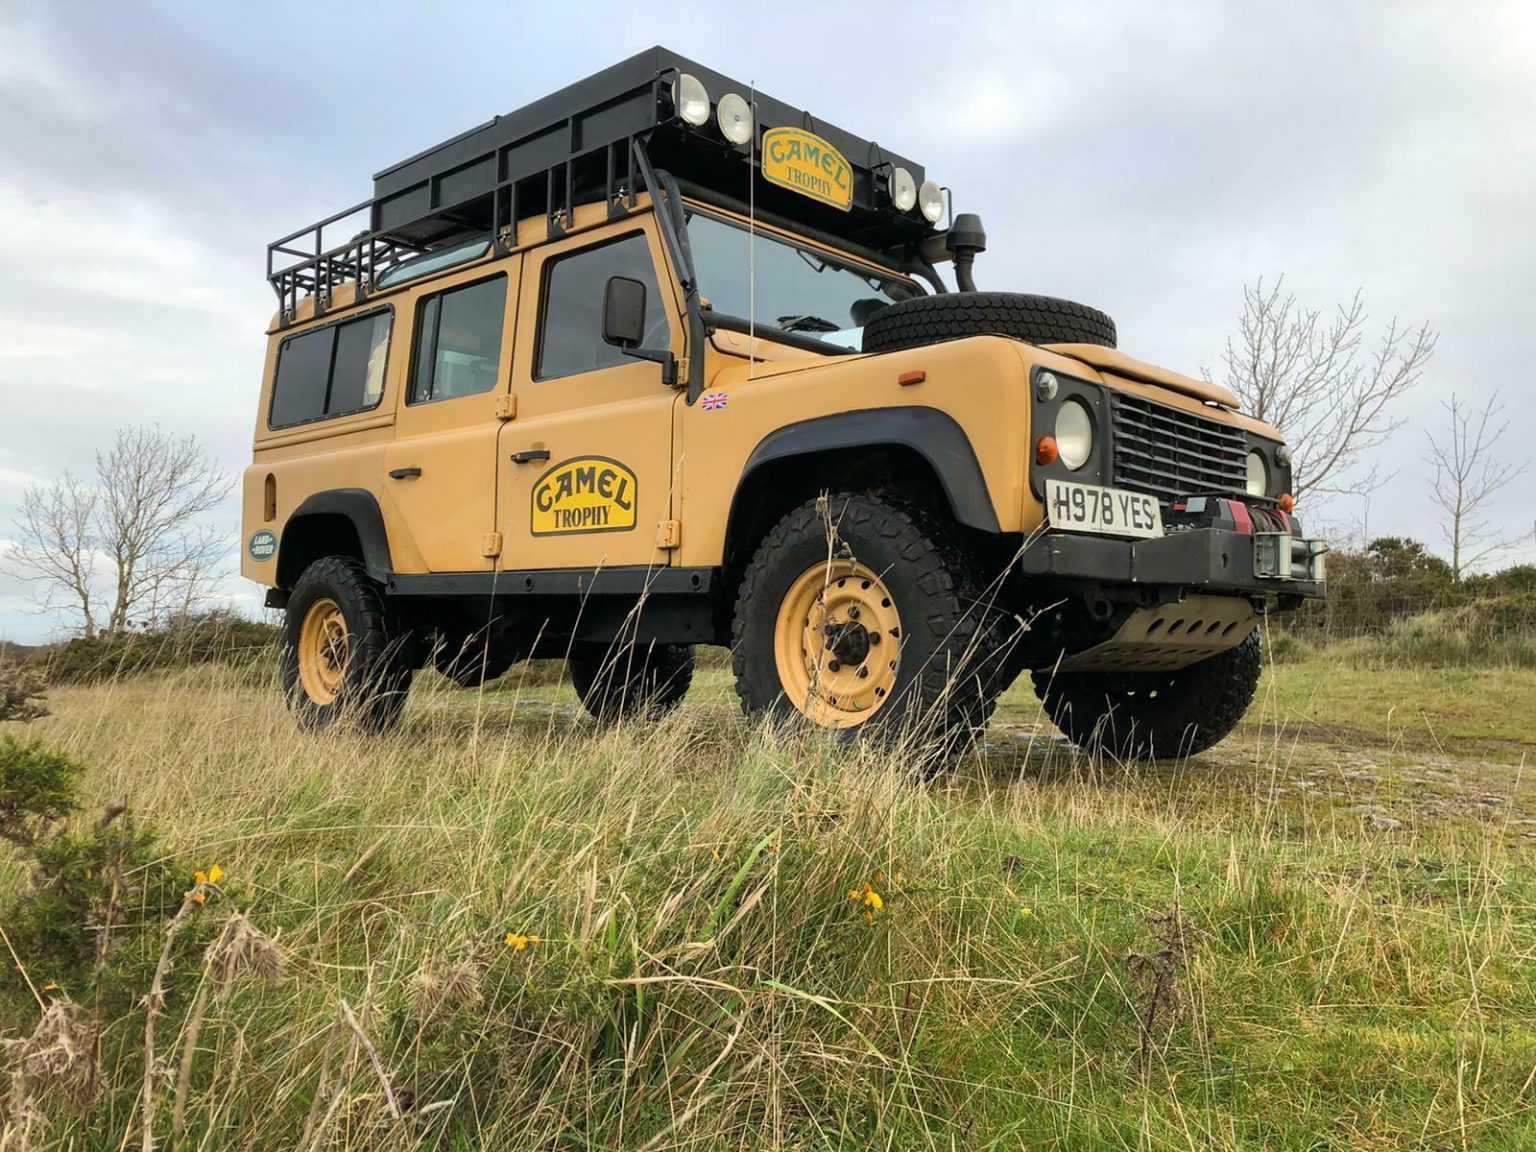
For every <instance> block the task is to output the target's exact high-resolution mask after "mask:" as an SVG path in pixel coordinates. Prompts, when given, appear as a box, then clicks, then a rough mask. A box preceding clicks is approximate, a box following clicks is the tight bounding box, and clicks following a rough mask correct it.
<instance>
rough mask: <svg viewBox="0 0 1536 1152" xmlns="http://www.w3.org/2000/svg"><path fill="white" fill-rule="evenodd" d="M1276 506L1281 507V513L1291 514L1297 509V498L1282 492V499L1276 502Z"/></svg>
mask: <svg viewBox="0 0 1536 1152" xmlns="http://www.w3.org/2000/svg"><path fill="white" fill-rule="evenodd" d="M1275 504H1276V505H1278V506H1279V508H1280V511H1282V512H1290V511H1293V510H1294V509H1295V507H1296V497H1294V496H1292V495H1291V494H1290V493H1289V492H1282V493H1280V498H1279V499H1278V500H1276V501H1275Z"/></svg>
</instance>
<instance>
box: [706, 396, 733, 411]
mask: <svg viewBox="0 0 1536 1152" xmlns="http://www.w3.org/2000/svg"><path fill="white" fill-rule="evenodd" d="M728 399H730V397H729V396H728V395H727V394H726V393H724V392H706V393H705V394H704V395H703V396H701V397H700V398H699V407H700V408H702V409H704V411H706V412H718V411H720V409H722V408H724V407H725V402H726V401H727V400H728Z"/></svg>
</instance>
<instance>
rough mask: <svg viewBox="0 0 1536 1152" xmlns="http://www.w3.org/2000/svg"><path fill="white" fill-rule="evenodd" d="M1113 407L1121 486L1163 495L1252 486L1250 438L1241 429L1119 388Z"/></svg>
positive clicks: (1221, 491)
mask: <svg viewBox="0 0 1536 1152" xmlns="http://www.w3.org/2000/svg"><path fill="white" fill-rule="evenodd" d="M1110 407H1111V411H1112V413H1113V431H1114V445H1115V480H1114V483H1115V486H1116V487H1118V488H1130V489H1132V490H1134V491H1137V492H1150V493H1151V494H1152V495H1154V496H1159V497H1162V498H1164V499H1172V498H1174V497H1178V496H1202V495H1210V496H1223V495H1231V496H1241V495H1242V494H1243V493H1244V492H1245V491H1246V490H1247V487H1248V439H1247V437H1246V436H1244V435H1243V433H1242V432H1241V431H1239V430H1238V429H1236V428H1232V427H1229V426H1228V425H1226V424H1221V423H1218V422H1217V421H1215V420H1207V419H1206V418H1205V417H1203V416H1196V415H1195V414H1194V413H1193V412H1185V411H1184V410H1183V409H1182V408H1169V407H1167V406H1166V405H1163V404H1154V403H1152V402H1151V401H1150V400H1143V399H1141V397H1139V396H1128V395H1126V394H1124V393H1120V392H1112V393H1111V394H1110Z"/></svg>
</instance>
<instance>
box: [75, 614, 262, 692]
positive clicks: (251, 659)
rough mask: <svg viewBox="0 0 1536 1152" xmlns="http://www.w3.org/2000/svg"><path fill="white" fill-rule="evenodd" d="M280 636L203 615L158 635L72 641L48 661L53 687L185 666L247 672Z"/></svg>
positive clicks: (231, 617)
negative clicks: (228, 667) (213, 666)
mask: <svg viewBox="0 0 1536 1152" xmlns="http://www.w3.org/2000/svg"><path fill="white" fill-rule="evenodd" d="M280 635H281V633H280V631H279V630H278V629H277V628H276V627H274V626H273V625H271V624H264V623H261V622H259V621H256V620H247V619H245V618H244V617H242V616H239V615H236V614H235V613H233V612H226V611H216V612H207V613H203V614H200V615H197V616H193V617H188V618H186V619H184V620H178V621H174V622H172V623H171V625H170V626H168V627H167V628H165V629H163V630H161V631H158V632H133V633H126V634H124V635H121V636H95V637H92V638H90V639H86V638H85V637H77V638H76V639H74V640H71V641H69V642H68V643H67V644H65V645H63V646H62V647H60V648H57V649H55V650H54V651H53V652H52V653H51V654H50V655H49V657H48V660H47V668H48V678H49V679H50V680H51V681H52V682H53V683H55V684H95V683H100V682H102V681H105V680H111V679H115V678H117V677H121V676H138V675H143V674H144V673H146V672H156V671H161V670H163V669H169V668H184V667H186V666H188V665H191V664H225V665H232V666H235V667H251V666H254V665H256V664H259V663H260V662H261V661H263V660H265V659H267V658H268V657H270V656H271V655H272V653H274V652H275V651H276V650H277V646H278V641H279V638H280Z"/></svg>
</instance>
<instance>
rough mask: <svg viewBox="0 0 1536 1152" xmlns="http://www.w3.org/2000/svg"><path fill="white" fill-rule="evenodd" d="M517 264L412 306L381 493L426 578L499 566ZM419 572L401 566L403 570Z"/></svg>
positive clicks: (440, 286) (468, 276)
mask: <svg viewBox="0 0 1536 1152" xmlns="http://www.w3.org/2000/svg"><path fill="white" fill-rule="evenodd" d="M518 264H519V261H518V260H510V261H506V262H504V263H502V264H501V265H499V266H498V267H497V269H496V271H495V272H492V273H489V274H488V273H487V272H486V270H485V269H483V268H481V269H476V270H474V271H470V272H466V273H464V274H463V275H462V276H458V277H455V278H452V279H449V280H447V281H446V282H443V281H434V282H433V284H432V286H431V290H430V291H427V292H423V293H421V294H420V295H419V296H418V297H417V298H416V299H415V301H414V303H413V308H412V318H413V322H412V325H411V344H410V347H411V362H410V365H409V375H408V377H407V380H406V386H405V388H404V389H403V394H404V400H403V402H402V403H401V405H400V409H399V412H398V415H397V417H396V420H395V440H394V443H393V444H391V445H390V447H389V449H388V452H387V453H386V461H385V469H386V473H387V477H388V478H387V479H386V480H385V481H384V484H385V486H386V487H385V491H386V492H387V493H388V494H389V496H390V498H391V500H392V501H393V503H394V505H395V508H396V510H397V511H398V512H399V514H400V518H401V520H402V521H403V522H404V524H405V525H406V527H407V528H408V530H409V532H410V536H411V539H412V540H413V541H414V543H415V545H416V551H417V553H418V556H419V564H420V567H421V569H423V570H425V571H427V572H476V571H489V570H490V569H491V568H492V567H493V566H494V565H495V563H496V560H495V553H496V549H495V546H494V542H493V540H492V539H491V533H492V532H493V530H494V529H495V526H496V438H497V435H498V433H499V432H500V429H501V422H500V420H499V419H498V412H497V404H498V401H505V398H506V396H507V391H508V381H509V379H510V372H511V362H512V348H513V343H514V341H513V339H512V333H513V324H514V321H515V318H516V315H517V298H518V291H517V289H518V274H517V273H518ZM402 560H404V563H402ZM413 567H415V565H413V564H412V563H411V558H409V557H406V558H401V557H397V558H396V568H397V570H400V571H411V570H412V569H413Z"/></svg>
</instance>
